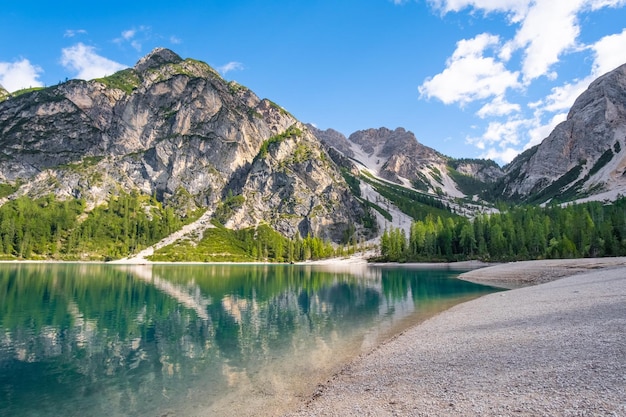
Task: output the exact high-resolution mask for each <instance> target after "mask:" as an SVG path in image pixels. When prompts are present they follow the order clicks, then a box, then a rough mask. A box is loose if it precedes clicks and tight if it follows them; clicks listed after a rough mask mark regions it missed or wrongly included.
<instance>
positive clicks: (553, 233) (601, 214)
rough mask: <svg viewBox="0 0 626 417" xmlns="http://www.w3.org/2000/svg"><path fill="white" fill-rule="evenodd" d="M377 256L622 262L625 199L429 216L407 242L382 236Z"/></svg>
mask: <svg viewBox="0 0 626 417" xmlns="http://www.w3.org/2000/svg"><path fill="white" fill-rule="evenodd" d="M381 252H382V257H383V259H384V260H388V261H422V260H435V259H438V260H447V261H453V260H466V259H483V260H487V261H514V260H526V259H545V258H578V257H600V256H624V255H626V198H622V199H620V200H618V201H616V202H615V203H614V204H612V205H603V204H601V203H599V202H591V203H585V204H579V205H571V206H568V207H565V208H561V207H560V206H556V205H555V206H550V207H547V208H540V207H534V206H517V207H512V208H510V209H509V210H508V211H505V212H502V213H499V214H492V215H489V216H479V217H477V218H475V219H473V220H468V219H466V218H462V217H457V218H445V219H444V218H441V217H435V216H428V217H427V218H426V219H424V220H420V221H417V222H414V223H413V225H412V226H411V233H410V236H408V237H406V236H405V235H404V232H403V231H400V230H399V229H393V228H392V229H391V230H385V232H384V234H383V237H382V240H381Z"/></svg>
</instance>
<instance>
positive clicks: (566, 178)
mask: <svg viewBox="0 0 626 417" xmlns="http://www.w3.org/2000/svg"><path fill="white" fill-rule="evenodd" d="M584 165H585V161H581V162H580V163H579V164H578V165H576V166H575V167H574V168H572V169H570V170H569V171H567V172H566V173H565V174H563V176H561V177H560V178H559V179H557V180H556V181H554V182H553V183H552V184H550V185H549V186H547V187H546V188H544V189H543V190H541V191H540V192H538V193H536V194H531V197H530V198H529V199H528V200H527V203H529V204H539V203H542V202H544V201H548V200H550V199H553V201H554V202H564V201H568V200H570V199H572V198H574V197H576V195H577V192H578V185H579V183H576V184H574V185H573V186H570V187H568V188H567V189H565V190H564V189H563V188H564V187H566V186H567V185H568V184H571V183H572V182H573V181H574V180H576V179H577V178H578V177H579V176H580V173H581V172H582V169H583V166H584Z"/></svg>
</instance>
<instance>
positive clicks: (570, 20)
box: [512, 0, 585, 82]
mask: <svg viewBox="0 0 626 417" xmlns="http://www.w3.org/2000/svg"><path fill="white" fill-rule="evenodd" d="M584 2H585V0H567V1H554V0H536V1H535V2H534V3H533V4H532V6H531V7H530V8H529V10H528V13H527V14H526V16H525V17H524V19H523V22H522V25H521V27H520V29H519V30H518V31H517V33H516V35H515V38H514V39H513V41H512V43H513V46H514V49H518V48H521V49H523V50H524V59H523V63H522V74H523V77H524V80H525V81H527V82H528V81H530V80H533V79H535V78H538V77H540V76H542V75H548V74H550V68H551V67H552V66H553V65H554V64H555V63H557V62H558V61H559V57H560V56H561V54H563V53H564V52H565V51H567V50H568V49H574V47H575V46H576V39H577V38H578V35H579V33H580V27H579V26H578V22H577V13H578V12H580V11H581V8H582V6H583V4H584Z"/></svg>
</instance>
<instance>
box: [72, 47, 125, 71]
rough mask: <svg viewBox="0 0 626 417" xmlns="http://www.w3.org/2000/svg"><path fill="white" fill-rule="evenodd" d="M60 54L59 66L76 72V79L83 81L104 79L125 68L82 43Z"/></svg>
mask: <svg viewBox="0 0 626 417" xmlns="http://www.w3.org/2000/svg"><path fill="white" fill-rule="evenodd" d="M61 54H62V56H61V64H62V65H63V66H64V67H65V68H67V69H69V70H71V71H74V72H76V75H75V77H76V78H80V79H83V80H91V79H93V78H99V77H104V76H106V75H111V74H113V73H115V72H117V71H119V70H122V69H124V68H127V67H126V66H125V65H122V64H120V63H118V62H115V61H111V60H110V59H107V58H105V57H103V56H100V55H98V54H97V53H96V51H95V48H94V47H92V46H87V45H84V44H82V43H77V44H76V45H74V46H70V47H68V48H64V49H63V50H62V51H61Z"/></svg>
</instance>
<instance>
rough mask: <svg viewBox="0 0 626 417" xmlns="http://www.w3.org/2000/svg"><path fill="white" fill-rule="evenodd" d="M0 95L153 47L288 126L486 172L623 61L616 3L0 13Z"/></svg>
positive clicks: (625, 9) (333, 2) (625, 27)
mask: <svg viewBox="0 0 626 417" xmlns="http://www.w3.org/2000/svg"><path fill="white" fill-rule="evenodd" d="M0 7H1V10H2V13H0V84H1V85H3V86H4V87H5V88H6V89H8V90H9V91H15V90H17V89H20V88H26V87H30V86H40V85H47V86H49V85H53V84H56V83H58V82H60V81H64V80H65V79H66V78H70V79H71V78H83V79H91V78H96V77H100V76H103V75H105V74H110V73H112V72H115V71H116V70H118V69H122V68H125V67H128V66H133V65H134V64H135V63H136V62H137V60H139V58H141V57H142V56H144V55H145V54H147V53H148V52H150V51H151V50H152V49H153V48H155V47H158V46H162V47H166V48H170V49H172V50H174V51H175V52H177V53H178V54H179V55H181V56H182V57H183V58H187V57H190V58H195V59H199V60H202V61H205V62H207V63H208V64H210V65H211V66H213V67H214V68H216V69H217V70H219V71H220V72H221V73H222V75H223V76H224V78H226V79H227V80H236V81H237V82H239V83H240V84H243V85H246V86H247V87H249V88H251V89H252V90H253V91H255V92H256V93H257V94H258V95H259V96H260V97H267V98H269V99H271V100H273V101H275V102H277V103H278V104H280V105H281V106H283V107H284V108H285V109H287V110H288V111H290V112H291V113H292V114H294V115H295V116H296V117H297V118H298V119H300V120H302V121H303V122H309V123H313V124H315V125H316V126H318V127H319V128H322V129H326V128H334V129H336V130H338V131H340V132H342V133H344V134H346V135H349V134H350V133H352V132H354V131H356V130H360V129H367V128H371V127H373V128H378V127H383V126H384V127H388V128H391V129H394V128H396V127H404V128H406V129H408V130H411V131H412V132H413V133H415V135H416V137H417V139H418V140H419V141H420V142H421V143H423V144H425V145H427V146H431V147H433V148H435V149H436V150H438V151H440V152H441V153H443V154H446V155H449V156H452V157H457V158H461V157H471V158H476V157H488V158H492V159H494V160H496V161H497V162H499V163H500V164H504V163H506V162H508V161H510V160H511V159H512V158H513V157H514V156H515V155H516V154H517V153H519V152H521V151H523V150H524V149H527V148H528V147H529V146H532V145H534V144H536V143H539V142H540V141H541V140H542V139H543V138H545V137H546V136H547V135H548V134H549V133H550V131H551V130H552V128H553V127H554V126H555V125H556V124H557V123H558V122H560V121H562V120H564V119H565V116H566V115H567V111H568V109H569V107H570V106H571V104H572V103H573V101H574V99H575V98H576V97H577V96H578V94H580V93H581V92H582V91H584V89H585V88H586V87H587V86H588V85H589V83H590V82H591V81H592V80H593V79H595V78H596V77H597V76H599V75H601V74H603V73H605V72H607V71H610V70H612V69H614V68H615V67H617V66H619V65H621V64H623V63H626V0H404V1H403V0H395V1H394V0H358V1H357V0H307V1H304V0H300V1H297V0H292V1H267V0H266V1H260V0H241V1H237V0H231V1H223V0H213V1H211V0H205V1H186V0H179V1H171V0H170V1H160V0H154V1H150V2H143V1H135V2H129V1H127V0H125V1H118V0H110V1H106V2H102V1H91V2H84V1H57V2H49V1H28V0H24V1H19V2H18V1H12V0H11V1H8V0H0Z"/></svg>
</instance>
